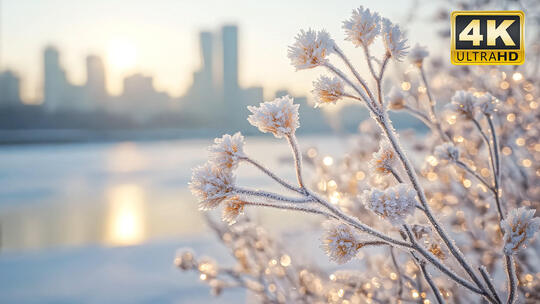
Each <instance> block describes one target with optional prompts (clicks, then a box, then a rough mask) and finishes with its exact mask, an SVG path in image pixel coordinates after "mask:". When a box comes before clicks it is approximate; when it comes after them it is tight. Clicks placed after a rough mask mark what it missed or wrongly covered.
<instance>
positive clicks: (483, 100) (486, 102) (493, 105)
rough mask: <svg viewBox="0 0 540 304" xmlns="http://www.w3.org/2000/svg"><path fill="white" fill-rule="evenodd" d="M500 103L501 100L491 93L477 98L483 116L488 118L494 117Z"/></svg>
mask: <svg viewBox="0 0 540 304" xmlns="http://www.w3.org/2000/svg"><path fill="white" fill-rule="evenodd" d="M498 103H499V100H498V99H497V98H496V97H495V96H493V95H491V94H489V93H485V94H484V95H481V96H480V97H478V98H477V104H478V108H479V109H480V111H481V112H482V113H483V114H485V115H488V116H490V115H493V114H494V113H495V112H496V111H497V104H498Z"/></svg>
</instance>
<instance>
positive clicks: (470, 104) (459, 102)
mask: <svg viewBox="0 0 540 304" xmlns="http://www.w3.org/2000/svg"><path fill="white" fill-rule="evenodd" d="M476 99H477V98H476V96H474V95H473V94H472V93H470V92H467V91H457V92H456V94H454V96H453V97H452V102H451V103H450V104H448V106H447V107H448V109H449V110H451V111H453V112H455V113H457V114H459V115H461V116H463V117H465V118H467V119H473V118H474V114H475V111H474V110H475V106H476V105H475V103H476V102H477V100H476Z"/></svg>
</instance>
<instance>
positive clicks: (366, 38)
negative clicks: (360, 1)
mask: <svg viewBox="0 0 540 304" xmlns="http://www.w3.org/2000/svg"><path fill="white" fill-rule="evenodd" d="M343 29H344V30H345V34H346V35H347V38H346V40H350V41H351V42H352V43H353V44H354V45H356V46H360V45H365V46H368V45H370V44H371V43H372V42H373V40H375V38H376V37H377V35H379V33H380V32H381V16H380V15H379V13H376V12H373V13H372V12H371V11H370V10H369V8H364V7H363V6H360V7H359V8H357V9H354V10H353V11H352V16H351V18H350V19H349V20H345V21H343Z"/></svg>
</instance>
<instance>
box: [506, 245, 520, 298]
mask: <svg viewBox="0 0 540 304" xmlns="http://www.w3.org/2000/svg"><path fill="white" fill-rule="evenodd" d="M505 258H506V275H507V276H508V301H507V302H506V303H507V304H513V303H514V300H515V298H516V289H517V278H516V267H515V266H514V259H513V257H512V256H511V255H505Z"/></svg>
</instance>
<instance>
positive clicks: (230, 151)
mask: <svg viewBox="0 0 540 304" xmlns="http://www.w3.org/2000/svg"><path fill="white" fill-rule="evenodd" d="M209 150H210V153H211V155H210V159H211V160H212V162H213V163H214V164H215V165H216V166H217V167H219V168H221V169H229V170H232V169H236V168H237V167H238V163H239V161H240V158H242V157H245V156H246V155H245V154H244V136H242V134H241V133H240V132H237V133H235V134H234V135H233V136H231V135H229V134H225V135H223V136H222V137H221V138H216V139H214V144H213V145H212V146H210V148H209Z"/></svg>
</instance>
